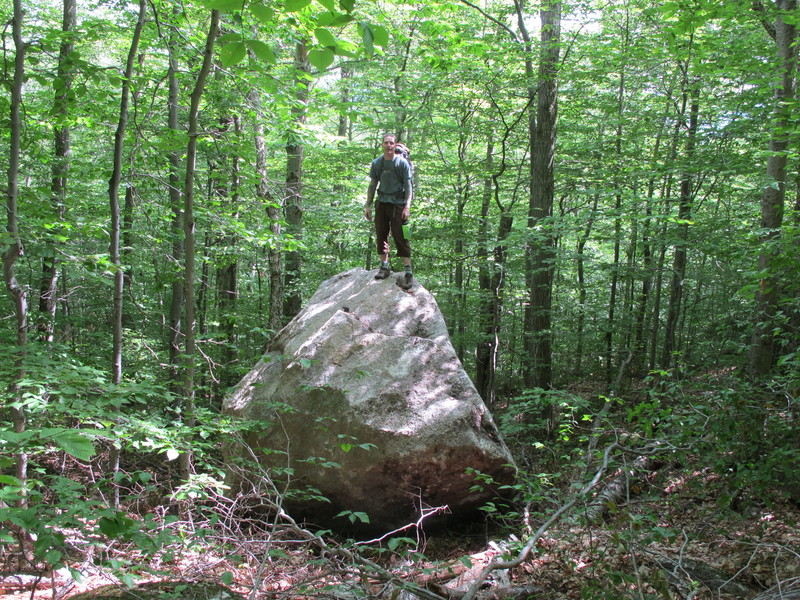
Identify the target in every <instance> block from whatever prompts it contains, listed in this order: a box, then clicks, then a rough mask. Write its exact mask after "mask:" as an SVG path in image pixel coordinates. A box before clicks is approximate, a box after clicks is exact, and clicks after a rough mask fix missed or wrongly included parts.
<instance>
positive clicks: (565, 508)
mask: <svg viewBox="0 0 800 600" xmlns="http://www.w3.org/2000/svg"><path fill="white" fill-rule="evenodd" d="M619 447H620V445H619V444H618V443H617V442H614V443H613V444H611V445H610V446H609V447H608V448H606V451H605V452H604V453H603V464H602V465H601V466H600V468H599V469H598V470H597V473H595V475H594V477H593V478H592V480H591V481H590V482H589V483H588V484H587V485H586V486H585V487H584V488H583V489H582V490H581V491H580V492H579V493H578V494H577V495H576V496H575V497H574V498H573V499H572V500H570V501H569V502H567V503H566V504H564V505H562V506H561V507H560V508H559V509H558V510H556V511H555V512H554V513H553V514H552V515H551V516H550V518H549V519H547V521H545V522H544V523H543V524H542V525H541V527H539V529H537V530H536V533H534V534H533V536H532V537H531V538H530V539H529V540H528V542H527V543H526V544H525V546H523V548H522V550H520V551H519V553H518V554H517V557H516V558H514V559H512V560H500V559H495V560H493V561H492V562H490V563H489V564H488V565H486V567H485V568H484V569H483V571H482V572H481V574H480V575H479V576H478V578H477V579H476V580H475V582H474V583H473V584H472V585H471V586H470V588H469V589H468V590H467V592H466V594H464V596H463V597H462V598H461V599H460V600H473V599H474V598H475V597H476V594H477V593H478V590H480V588H481V586H482V585H483V583H484V582H485V581H486V578H487V577H489V575H490V574H491V573H492V572H493V571H497V570H501V569H513V568H515V567H518V566H519V565H521V564H522V563H523V562H525V561H526V560H527V558H528V556H529V555H530V553H531V550H533V548H534V547H535V546H536V544H537V543H538V542H539V540H540V539H541V537H542V536H543V535H544V533H545V532H546V531H547V530H548V529H550V526H551V525H553V524H554V523H555V522H557V521H558V520H559V519H560V518H561V517H562V516H563V515H564V514H566V513H568V512H569V511H570V510H572V509H573V508H574V507H575V506H576V505H577V504H578V503H579V502H581V501H582V499H583V496H585V495H586V494H588V493H589V492H590V491H591V490H592V489H593V488H594V487H595V486H596V485H597V482H598V481H600V479H601V478H602V477H603V475H604V474H605V472H606V470H607V469H608V464H609V462H610V461H611V452H612V451H613V450H615V449H616V448H619Z"/></svg>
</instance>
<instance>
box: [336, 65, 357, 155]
mask: <svg viewBox="0 0 800 600" xmlns="http://www.w3.org/2000/svg"><path fill="white" fill-rule="evenodd" d="M341 71H342V81H347V80H349V79H351V78H352V77H353V68H352V67H347V66H344V67H342V68H341ZM340 102H341V103H342V108H341V109H340V110H339V127H338V129H337V132H336V135H338V136H339V137H340V138H347V139H349V138H350V116H349V114H348V112H349V104H350V85H349V84H345V85H343V86H342V97H341V99H340Z"/></svg>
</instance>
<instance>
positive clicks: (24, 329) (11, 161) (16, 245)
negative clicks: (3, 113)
mask: <svg viewBox="0 0 800 600" xmlns="http://www.w3.org/2000/svg"><path fill="white" fill-rule="evenodd" d="M22 16H23V13H22V0H14V15H13V22H12V36H13V38H14V47H15V55H14V78H13V80H12V82H11V116H10V120H9V127H10V130H11V131H10V135H11V140H10V144H9V154H8V179H7V182H8V190H7V192H6V215H7V225H6V232H7V236H8V237H7V239H8V248H7V249H6V250H5V252H4V253H3V279H4V280H5V283H6V287H7V288H8V291H9V293H10V294H11V299H12V301H13V303H14V316H15V319H16V326H17V339H16V350H17V359H16V362H15V370H16V376H15V378H14V380H13V381H11V382H9V384H8V385H9V390H10V392H11V397H12V398H14V400H15V402H14V403H13V405H11V406H8V408H7V409H6V410H8V412H9V413H10V417H11V422H12V423H13V424H14V432H15V433H19V434H21V433H24V432H25V428H26V425H27V415H26V413H25V403H24V400H23V399H22V397H21V390H20V389H19V383H20V381H22V379H23V378H24V377H25V372H24V367H23V363H24V357H25V352H26V349H27V345H28V300H27V296H26V292H25V287H24V286H23V285H21V284H20V283H19V281H18V280H17V276H16V273H15V270H14V264H15V263H16V261H17V259H18V258H19V257H20V256H22V254H23V247H22V240H21V238H20V234H19V221H18V213H17V209H18V205H17V202H18V199H19V167H20V152H21V145H22V87H23V85H24V82H25V52H26V50H27V48H28V45H27V44H26V43H25V42H24V41H23V40H22ZM15 459H16V467H15V476H16V478H17V479H18V480H19V485H20V486H22V487H23V488H24V487H25V486H26V483H27V480H28V455H27V454H26V453H25V452H24V451H20V452H19V453H17V455H16V457H15ZM18 505H19V506H23V507H24V506H26V505H27V498H26V497H25V496H20V498H19V502H18Z"/></svg>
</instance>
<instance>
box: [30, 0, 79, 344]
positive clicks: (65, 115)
mask: <svg viewBox="0 0 800 600" xmlns="http://www.w3.org/2000/svg"><path fill="white" fill-rule="evenodd" d="M63 6H64V11H63V18H62V24H61V33H62V35H63V38H62V40H61V45H60V47H59V51H58V68H57V72H56V78H55V81H54V84H53V87H54V88H55V101H54V103H53V115H54V127H53V154H54V160H53V167H52V170H51V173H52V180H51V184H50V197H51V200H50V202H51V204H52V207H53V215H54V217H55V218H56V221H57V222H61V221H62V220H63V219H64V214H65V211H66V203H65V201H66V196H67V177H68V175H69V167H70V155H71V149H70V126H69V123H68V119H69V114H70V100H69V92H70V89H71V87H72V79H73V76H74V75H73V69H72V67H71V66H70V65H69V63H68V60H69V57H70V55H71V54H72V52H73V50H74V49H75V38H74V37H73V36H74V31H75V24H76V23H77V18H78V10H77V3H76V0H64V5H63ZM56 231H58V228H57V229H56ZM57 301H58V267H57V266H56V243H55V241H53V240H49V241H48V242H47V250H46V251H45V255H44V257H43V258H42V278H41V282H40V284H39V314H40V318H41V322H40V323H39V327H38V330H39V335H40V337H41V339H42V341H44V342H45V343H48V344H50V343H52V342H53V340H54V337H55V316H56V306H57Z"/></svg>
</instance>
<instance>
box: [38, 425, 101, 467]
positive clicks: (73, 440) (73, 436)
mask: <svg viewBox="0 0 800 600" xmlns="http://www.w3.org/2000/svg"><path fill="white" fill-rule="evenodd" d="M40 435H41V437H43V438H49V439H51V440H53V441H54V442H55V443H56V445H57V446H58V447H59V448H61V449H62V450H63V451H64V452H66V453H67V454H69V455H70V456H74V457H75V458H77V459H78V460H83V461H87V460H90V459H91V458H92V457H93V456H94V455H95V450H94V444H93V443H92V440H91V439H90V438H89V437H88V436H87V435H86V434H84V433H81V432H80V431H77V430H75V429H42V430H41V432H40Z"/></svg>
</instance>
